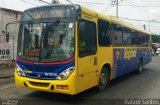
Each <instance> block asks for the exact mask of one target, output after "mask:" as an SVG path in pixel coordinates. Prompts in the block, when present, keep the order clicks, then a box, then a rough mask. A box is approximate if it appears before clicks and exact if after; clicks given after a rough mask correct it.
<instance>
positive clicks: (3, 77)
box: [0, 75, 14, 79]
mask: <svg viewBox="0 0 160 105" xmlns="http://www.w3.org/2000/svg"><path fill="white" fill-rule="evenodd" d="M12 77H14V76H13V75H10V76H2V77H0V79H5V78H12Z"/></svg>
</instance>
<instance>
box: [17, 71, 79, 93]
mask: <svg viewBox="0 0 160 105" xmlns="http://www.w3.org/2000/svg"><path fill="white" fill-rule="evenodd" d="M15 84H16V87H21V88H29V89H34V90H41V91H47V92H55V93H64V94H70V95H74V94H77V91H76V89H77V87H76V77H74V76H71V77H69V78H68V79H67V80H38V79H31V78H26V77H21V76H19V75H18V74H17V73H16V72H15ZM52 85H53V89H51V86H52ZM59 85H62V86H68V89H59V88H57V86H59Z"/></svg>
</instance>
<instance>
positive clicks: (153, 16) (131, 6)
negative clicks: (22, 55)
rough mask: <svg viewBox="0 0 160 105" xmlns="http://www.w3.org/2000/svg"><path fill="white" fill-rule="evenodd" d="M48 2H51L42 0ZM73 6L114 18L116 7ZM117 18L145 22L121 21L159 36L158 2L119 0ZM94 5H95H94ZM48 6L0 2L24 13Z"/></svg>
mask: <svg viewBox="0 0 160 105" xmlns="http://www.w3.org/2000/svg"><path fill="white" fill-rule="evenodd" d="M44 1H46V2H50V3H51V1H52V0H44ZM59 1H60V3H62V4H69V2H67V1H66V0H59ZM70 1H71V2H73V3H74V4H80V5H83V6H86V7H88V8H91V9H93V10H95V11H97V12H101V13H104V14H109V15H112V16H116V6H113V7H112V5H111V4H112V2H113V1H114V0H70ZM119 2H120V3H119V12H118V14H119V17H120V18H129V19H136V20H146V21H151V22H145V21H135V20H128V19H122V20H124V21H127V22H129V23H131V24H134V25H136V26H137V27H140V28H143V25H144V24H145V25H146V30H148V31H151V32H152V33H153V34H160V0H119ZM95 3H96V4H95ZM41 5H48V4H46V3H42V2H40V1H39V0H0V7H3V8H8V9H13V10H18V11H24V10H25V9H28V8H31V7H35V6H41Z"/></svg>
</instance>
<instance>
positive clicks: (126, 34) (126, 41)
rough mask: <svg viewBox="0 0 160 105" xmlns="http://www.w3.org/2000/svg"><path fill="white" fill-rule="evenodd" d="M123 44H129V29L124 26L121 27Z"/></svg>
mask: <svg viewBox="0 0 160 105" xmlns="http://www.w3.org/2000/svg"><path fill="white" fill-rule="evenodd" d="M123 45H126V46H129V45H131V30H130V29H128V28H126V27H124V28H123Z"/></svg>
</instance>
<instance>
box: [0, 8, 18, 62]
mask: <svg viewBox="0 0 160 105" xmlns="http://www.w3.org/2000/svg"><path fill="white" fill-rule="evenodd" d="M20 17H21V12H20V11H14V10H10V9H5V8H0V50H1V52H2V50H3V49H5V48H8V47H9V49H10V53H11V54H10V57H9V58H6V59H3V58H4V56H5V55H3V57H2V54H1V55H0V64H1V63H8V62H11V61H12V60H15V59H16V55H17V54H16V52H17V38H18V30H19V23H17V24H10V25H9V26H8V32H9V33H10V41H9V43H6V40H4V39H5V37H4V35H5V26H6V24H7V23H9V22H13V21H19V20H20Z"/></svg>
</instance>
